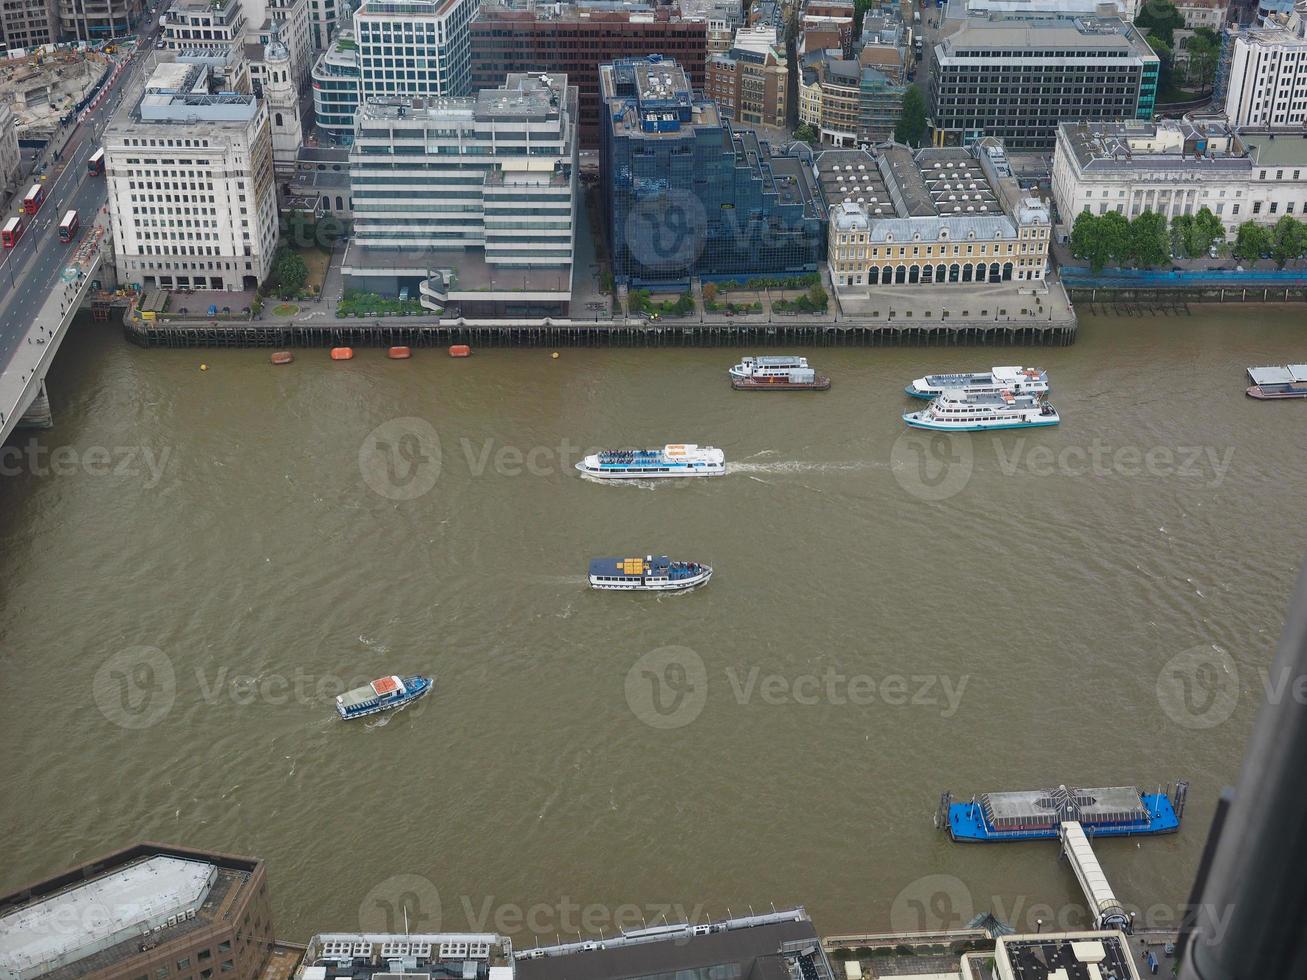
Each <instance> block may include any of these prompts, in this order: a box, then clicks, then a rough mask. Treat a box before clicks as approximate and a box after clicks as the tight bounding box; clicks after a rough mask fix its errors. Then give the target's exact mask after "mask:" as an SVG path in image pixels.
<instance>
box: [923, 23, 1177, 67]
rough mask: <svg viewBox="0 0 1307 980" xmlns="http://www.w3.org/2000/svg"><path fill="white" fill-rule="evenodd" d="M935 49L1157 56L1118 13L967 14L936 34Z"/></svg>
mask: <svg viewBox="0 0 1307 980" xmlns="http://www.w3.org/2000/svg"><path fill="white" fill-rule="evenodd" d="M935 50H936V54H937V56H939V57H943V58H968V59H969V58H992V57H995V56H996V55H995V52H996V50H997V51H999V52H1001V56H1004V57H1010V56H1011V55H1013V54H1020V55H1022V56H1023V57H1027V58H1030V57H1038V58H1050V59H1055V60H1058V61H1064V60H1066V59H1068V58H1086V59H1089V58H1092V59H1094V60H1100V59H1102V58H1103V54H1102V52H1108V53H1112V54H1115V55H1116V56H1118V57H1121V56H1125V55H1130V54H1133V55H1135V56H1137V57H1148V58H1155V57H1156V55H1154V54H1153V51H1152V49H1151V48H1150V47H1148V44H1147V43H1146V42H1145V41H1144V39H1143V36H1142V35H1140V33H1139V31H1138V30H1136V29H1135V27H1134V26H1133V25H1131V24H1127V23H1125V22H1124V21H1122V20H1120V19H1119V18H1116V17H1084V18H1081V19H1080V20H1076V21H1063V20H1035V21H1017V20H990V19H985V18H980V17H967V18H965V19H964V20H963V21H962V22H961V23H960V24H959V25H958V28H957V30H956V31H955V32H954V33H952V34H950V35H949V36H947V37H943V38H941V39H940V41H939V43H938V44H936V45H935Z"/></svg>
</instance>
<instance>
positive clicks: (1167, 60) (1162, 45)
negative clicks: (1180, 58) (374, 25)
mask: <svg viewBox="0 0 1307 980" xmlns="http://www.w3.org/2000/svg"><path fill="white" fill-rule="evenodd" d="M1148 46H1149V47H1150V48H1152V49H1153V54H1155V55H1157V60H1158V62H1159V64H1158V66H1157V91H1158V92H1159V93H1161V92H1165V91H1166V90H1167V89H1169V88H1170V87H1171V84H1172V81H1173V78H1172V75H1173V72H1172V69H1173V68H1174V67H1175V54H1174V52H1172V50H1171V42H1170V41H1167V40H1164V39H1163V38H1160V37H1153V36H1152V35H1151V34H1150V35H1149V37H1148ZM1159 101H1160V100H1159Z"/></svg>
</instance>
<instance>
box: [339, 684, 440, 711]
mask: <svg viewBox="0 0 1307 980" xmlns="http://www.w3.org/2000/svg"><path fill="white" fill-rule="evenodd" d="M434 683H435V682H434V681H433V680H432V679H431V678H430V677H400V676H399V675H398V674H391V675H390V676H389V677H378V678H377V679H376V680H375V681H373V682H372V683H371V684H366V685H364V686H363V687H356V688H355V689H354V690H352V691H346V692H345V693H344V694H340V695H337V696H336V711H337V712H339V714H340V716H341V717H342V718H345V719H347V720H348V719H350V718H364V717H366V716H368V715H375V714H379V713H380V712H382V711H393V710H395V709H396V708H402V707H404V705H406V704H408V703H409V702H410V701H416V700H417V699H418V698H420V697H422V696H423V695H424V694H428V693H430V691H431V688H432V686H433V685H434Z"/></svg>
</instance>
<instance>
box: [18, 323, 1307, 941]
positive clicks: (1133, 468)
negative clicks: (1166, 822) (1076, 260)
mask: <svg viewBox="0 0 1307 980" xmlns="http://www.w3.org/2000/svg"><path fill="white" fill-rule="evenodd" d="M1304 336H1305V335H1304V332H1303V313H1302V311H1301V309H1299V308H1283V309H1275V308H1269V309H1259V308H1254V307H1236V306H1231V307H1227V308H1222V309H1220V310H1219V311H1214V312H1210V313H1202V314H1197V315H1194V316H1191V317H1179V318H1156V319H1154V318H1144V319H1121V320H1108V319H1101V318H1093V317H1087V318H1084V319H1083V320H1082V324H1081V330H1080V336H1079V339H1078V340H1077V342H1076V344H1075V345H1074V346H1071V347H1065V348H1052V349H1042V348H1020V349H986V348H934V349H925V348H875V349H873V348H867V349H831V350H813V351H805V352H803V353H806V354H808V355H809V357H810V359H811V360H812V362H813V365H814V366H815V367H816V368H817V369H818V370H820V371H822V372H824V373H829V374H830V375H831V376H832V378H833V379H834V386H833V388H832V390H831V391H830V392H827V393H823V394H815V393H805V392H801V393H783V394H782V393H766V394H755V393H747V392H735V391H732V390H731V388H730V386H729V384H728V382H727V378H726V374H725V371H726V368H727V367H728V366H729V365H730V364H732V363H734V361H735V360H737V359H738V356H739V354H740V353H742V352H741V351H737V350H729V349H717V350H657V351H654V350H626V349H613V350H569V349H564V350H562V351H561V352H560V353H561V356H560V357H559V358H558V359H557V360H553V359H551V358H550V356H549V351H545V350H511V351H510V350H486V351H479V352H477V353H475V354H474V356H473V357H472V358H470V359H468V360H451V359H449V358H447V357H445V356H444V355H443V354H442V353H439V352H434V351H419V352H417V354H416V356H415V358H414V359H413V360H411V361H407V362H402V361H401V362H393V361H388V360H386V359H385V358H384V356H383V354H382V352H380V351H375V350H365V351H360V352H359V355H358V356H357V357H356V359H355V360H354V361H352V362H348V363H332V362H331V361H329V360H328V358H327V354H326V352H325V351H316V350H314V351H300V352H297V355H296V361H295V363H294V364H292V365H290V366H288V367H282V368H274V367H272V366H270V365H269V364H268V362H267V352H266V351H231V350H206V351H164V350H157V351H146V350H141V349H138V348H135V347H133V346H131V345H130V344H128V343H126V342H125V341H124V340H123V339H122V337H121V335H120V333H119V332H118V331H117V330H116V329H112V328H108V327H105V326H104V325H102V324H91V323H86V324H83V325H82V326H81V327H80V328H79V329H78V331H76V332H75V333H74V334H73V335H72V336H71V337H70V339H69V341H68V342H67V343H66V344H65V346H64V350H63V352H62V353H61V354H60V359H59V362H58V363H57V365H56V370H55V372H54V373H53V374H52V376H51V378H50V391H51V396H52V397H51V401H52V405H53V409H54V414H55V421H56V427H55V428H54V429H51V430H47V431H42V432H36V433H32V432H21V433H19V435H18V436H17V437H16V438H15V439H13V440H12V441H11V443H10V444H9V446H8V447H7V449H6V450H5V452H4V455H3V457H0V464H2V466H3V475H2V476H0V669H2V670H3V678H4V680H3V686H2V687H0V734H2V735H3V741H4V744H5V751H4V753H3V754H0V780H2V781H3V785H5V786H6V787H7V791H6V792H5V793H3V794H0V828H2V829H3V844H0V891H5V890H10V889H12V888H16V887H18V886H21V885H22V884H24V883H26V882H27V881H29V880H31V879H33V878H37V877H41V876H45V875H49V874H52V873H54V872H56V871H58V870H61V869H62V868H64V867H66V866H70V865H73V864H75V863H78V862H81V861H85V860H89V859H90V858H92V857H94V856H95V855H97V854H100V853H102V852H105V851H108V850H110V849H114V848H118V847H122V846H125V845H127V844H129V843H131V842H134V841H136V840H139V839H149V840H159V841H167V842H170V843H178V844H184V845H191V846H196V847H204V848H211V849H214V850H220V851H228V852H237V853H245V854H253V855H258V856H260V857H263V858H265V859H266V860H267V861H268V862H269V866H270V867H269V873H270V884H271V889H272V900H273V906H274V916H275V923H276V931H277V934H278V935H279V936H281V937H284V938H288V939H298V940H303V939H305V938H307V936H308V935H309V934H310V933H313V932H316V931H322V930H329V929H330V930H336V929H340V930H349V929H359V928H376V929H381V928H395V929H402V927H403V921H402V918H400V916H402V912H400V911H399V910H400V909H405V910H407V911H408V913H409V916H410V926H411V928H413V929H414V930H415V931H416V930H418V929H422V930H424V931H429V930H435V929H440V928H443V929H448V930H458V929H467V928H474V929H490V930H500V931H506V932H508V933H510V934H512V935H513V937H514V940H515V942H516V943H517V945H518V946H527V945H531V944H533V942H534V941H535V940H536V939H539V940H542V941H543V940H548V941H553V939H554V937H555V935H564V936H565V935H566V934H569V933H575V932H577V931H578V930H584V931H588V932H594V933H598V932H599V931H601V930H602V931H604V932H607V933H609V934H611V933H612V931H613V930H614V929H615V928H620V927H622V926H628V927H629V926H631V925H632V924H635V925H639V924H640V922H641V921H647V922H649V923H650V924H652V922H653V921H654V920H655V919H657V918H659V917H660V916H665V917H667V918H669V919H675V918H683V917H695V918H700V919H703V918H717V917H721V916H724V915H725V914H726V913H727V911H728V909H729V910H730V911H731V912H733V913H736V914H739V913H742V912H746V911H747V910H748V909H749V908H750V906H751V907H752V908H753V909H754V910H761V909H765V908H768V907H769V906H770V905H771V904H772V903H775V905H776V906H777V907H780V906H782V905H783V904H791V903H802V904H805V905H806V906H807V907H808V910H809V912H810V913H811V915H812V916H813V918H814V920H815V922H816V924H817V927H818V929H819V930H821V931H822V932H824V933H845V932H857V931H880V930H886V929H889V928H891V927H894V928H898V929H920V928H927V929H929V928H941V927H944V926H948V925H959V924H962V923H964V922H965V920H967V919H969V918H970V917H971V916H972V915H973V914H976V913H983V912H990V911H992V912H994V913H995V914H996V915H998V916H999V917H1000V918H1003V919H1005V920H1007V921H1008V922H1010V923H1012V924H1013V925H1015V926H1017V927H1018V928H1019V929H1026V928H1029V929H1032V930H1033V928H1034V927H1035V920H1036V918H1042V919H1043V920H1044V922H1045V923H1049V922H1056V923H1058V924H1062V925H1066V926H1079V925H1083V924H1085V923H1086V922H1087V919H1088V916H1087V913H1086V911H1085V909H1084V907H1083V899H1082V897H1081V896H1080V894H1079V891H1078V887H1077V885H1076V883H1075V880H1074V878H1073V876H1072V874H1071V872H1070V870H1069V869H1068V867H1067V865H1066V863H1065V862H1062V861H1059V860H1058V856H1057V845H1056V844H1055V843H1030V844H1018V845H992V846H980V845H961V844H953V843H951V842H950V841H949V840H948V839H947V837H945V836H944V835H942V834H940V833H938V832H936V831H935V830H934V828H933V826H932V820H931V818H932V815H933V813H934V810H935V806H936V803H937V801H938V799H939V795H940V793H941V792H942V791H944V790H951V791H952V792H953V794H954V795H955V796H956V797H960V798H963V799H966V798H969V797H970V796H971V795H972V794H973V793H980V792H984V791H991V790H1004V789H1034V788H1039V787H1051V786H1055V785H1057V784H1059V783H1065V784H1067V785H1069V786H1070V785H1079V786H1104V785H1115V784H1118V783H1130V784H1137V785H1139V786H1141V787H1143V788H1145V789H1148V790H1152V789H1154V788H1156V787H1157V786H1158V785H1159V784H1165V783H1167V782H1172V781H1174V780H1176V779H1187V780H1189V781H1190V783H1191V789H1190V794H1189V807H1188V810H1187V811H1186V814H1185V820H1184V824H1183V826H1182V828H1181V831H1180V833H1179V834H1176V835H1171V836H1162V837H1156V838H1134V839H1124V840H1108V841H1100V842H1096V843H1095V849H1096V850H1097V852H1098V855H1099V858H1100V860H1101V862H1102V864H1103V867H1104V870H1105V871H1106V873H1107V875H1108V877H1109V879H1110V881H1111V883H1112V885H1113V887H1114V889H1115V891H1116V894H1117V896H1118V897H1119V898H1120V899H1121V900H1122V901H1123V902H1125V903H1126V904H1127V905H1128V906H1129V907H1131V908H1133V909H1137V910H1138V911H1139V914H1140V916H1141V917H1142V920H1141V921H1143V922H1145V923H1148V924H1157V925H1163V926H1165V925H1169V924H1173V923H1174V921H1175V920H1176V919H1177V918H1178V916H1179V914H1180V910H1181V903H1183V902H1184V901H1185V899H1186V898H1187V896H1188V894H1189V887H1190V882H1191V880H1192V877H1193V875H1194V872H1195V869H1196V866H1197V861H1198V857H1199V854H1200V852H1201V849H1202V845H1203V842H1204V839H1205V836H1206V833H1207V828H1208V823H1209V821H1210V818H1211V815H1212V813H1213V809H1214V805H1215V801H1216V797H1217V794H1218V793H1219V791H1220V789H1221V787H1222V786H1223V785H1227V784H1230V783H1232V782H1233V781H1234V780H1235V777H1236V774H1237V772H1238V766H1239V762H1240V759H1241V755H1242V750H1243V743H1244V740H1245V738H1246V737H1247V734H1248V732H1249V731H1250V729H1251V726H1252V723H1253V720H1254V717H1255V714H1256V711H1257V708H1258V704H1259V702H1260V700H1261V699H1262V698H1263V697H1264V692H1265V691H1266V690H1267V689H1270V690H1272V691H1275V692H1278V691H1280V690H1282V684H1283V679H1277V678H1275V677H1272V676H1270V675H1269V674H1268V672H1267V669H1268V668H1267V665H1268V664H1269V662H1270V660H1271V657H1272V654H1273V649H1274V645H1275V642H1276V641H1277V639H1278V636H1279V631H1280V627H1281V624H1282V621H1283V616H1284V611H1285V606H1286V603H1287V600H1288V595H1289V593H1290V590H1291V588H1292V585H1293V583H1294V580H1295V576H1296V574H1297V569H1298V566H1299V563H1300V562H1301V560H1302V558H1303V555H1304V553H1305V552H1307V512H1305V511H1304V508H1303V506H1302V501H1303V489H1304V487H1307V452H1304V450H1305V449H1307V402H1297V403H1295V402H1285V403H1279V404H1277V403H1259V402H1255V401H1253V400H1251V399H1248V398H1246V397H1245V395H1244V387H1245V386H1246V384H1247V382H1246V379H1245V375H1244V369H1245V367H1246V366H1248V365H1250V364H1283V363H1286V362H1289V361H1301V360H1304V359H1305V358H1307V354H1305V353H1304V346H1303V344H1304ZM202 362H203V363H206V364H207V365H208V370H207V371H204V372H201V371H200V370H199V368H200V364H201V363H202ZM1017 362H1025V363H1028V364H1031V365H1032V366H1039V367H1044V368H1047V369H1048V370H1049V372H1050V380H1051V382H1052V389H1053V390H1052V393H1051V400H1052V401H1053V403H1054V404H1055V405H1056V407H1057V408H1058V410H1059V411H1060V413H1061V415H1062V419H1063V421H1062V424H1061V426H1060V427H1058V428H1056V429H1045V430H1037V431H1030V432H1010V433H1003V434H979V435H975V436H971V437H965V438H964V437H944V436H934V437H929V436H926V435H923V434H918V433H907V432H906V430H905V428H904V426H903V423H902V422H901V420H900V413H901V412H903V411H905V410H907V409H909V408H912V407H919V404H914V403H911V402H910V400H909V399H907V398H906V397H905V396H904V395H903V393H902V388H903V385H904V384H906V383H907V382H908V381H910V380H912V379H913V378H915V377H919V376H921V375H922V374H925V373H927V372H928V371H937V370H951V369H983V368H986V367H988V366H989V365H990V364H993V363H1017ZM680 441H687V442H699V443H702V444H711V445H715V446H718V447H720V448H722V449H723V450H724V451H725V453H726V458H727V460H728V464H729V466H730V470H731V472H730V473H729V474H728V475H727V476H726V477H725V478H722V479H716V480H701V481H689V482H688V483H682V482H676V481H668V482H663V483H658V484H653V485H646V484H637V485H620V486H610V485H600V484H595V483H591V482H587V481H585V480H582V479H580V478H579V477H578V475H577V474H576V473H575V472H574V470H573V468H572V464H573V463H574V462H575V461H576V460H577V459H578V458H579V456H580V454H581V452H582V451H583V450H585V449H587V448H594V447H599V446H608V447H615V446H634V445H641V446H653V445H661V444H663V443H665V442H680ZM650 552H652V553H666V554H670V555H672V556H673V557H678V558H685V559H691V560H698V561H704V562H707V563H709V564H711V565H713V566H714V568H715V570H716V571H715V574H714V577H713V580H712V582H711V583H710V584H709V585H708V586H707V587H706V588H704V589H702V590H700V591H698V592H695V593H692V594H687V595H675V596H655V595H639V594H623V593H598V592H592V591H590V590H588V589H587V588H586V586H585V577H584V576H585V568H586V563H587V561H588V559H589V558H591V557H595V556H601V555H623V554H645V553H650ZM392 672H395V673H401V674H403V673H417V672H422V673H429V674H433V675H434V676H435V678H436V691H435V694H434V695H432V696H430V697H428V698H426V699H425V700H423V701H422V702H419V703H418V704H417V705H416V706H413V707H411V708H409V709H407V710H405V711H402V712H399V713H397V714H394V715H392V716H389V717H386V718H384V723H381V724H377V723H369V722H357V723H350V724H346V723H344V722H341V721H339V720H337V719H336V717H335V714H334V711H333V707H332V700H333V697H334V695H335V694H337V693H339V692H340V691H341V690H343V689H344V688H345V686H347V685H354V684H357V683H361V682H364V681H367V680H370V679H372V678H373V677H376V676H380V675H382V674H389V673H392Z"/></svg>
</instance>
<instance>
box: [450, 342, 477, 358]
mask: <svg viewBox="0 0 1307 980" xmlns="http://www.w3.org/2000/svg"><path fill="white" fill-rule="evenodd" d="M471 353H472V348H471V347H469V346H468V345H467V344H454V345H453V346H452V347H450V348H449V356H450V357H468V356H470V355H471Z"/></svg>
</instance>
